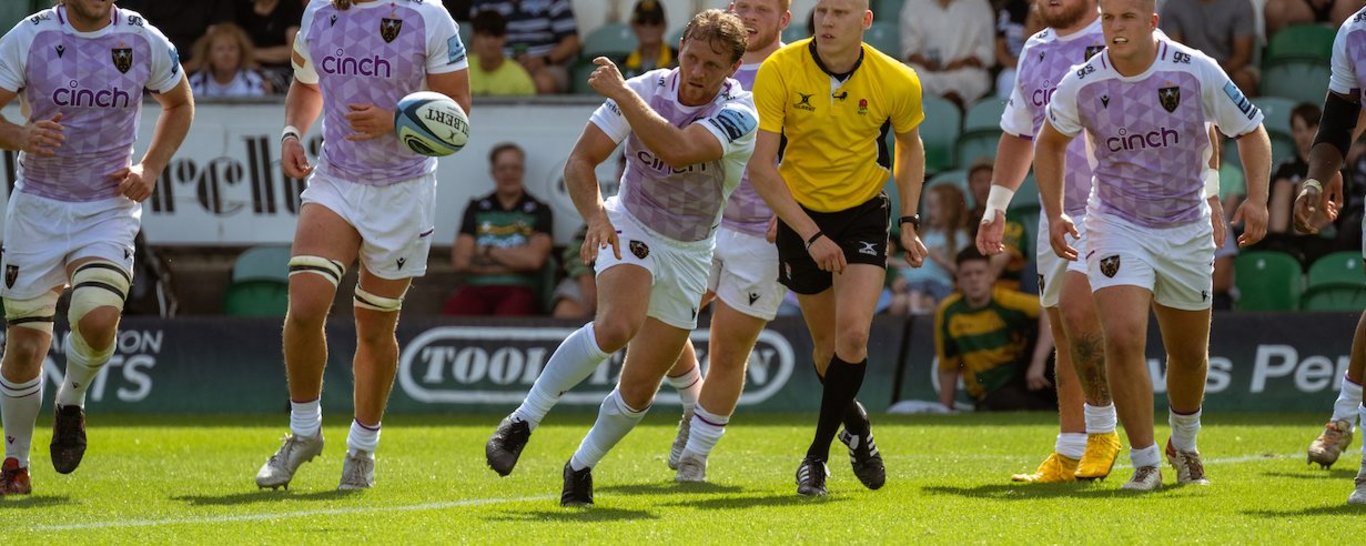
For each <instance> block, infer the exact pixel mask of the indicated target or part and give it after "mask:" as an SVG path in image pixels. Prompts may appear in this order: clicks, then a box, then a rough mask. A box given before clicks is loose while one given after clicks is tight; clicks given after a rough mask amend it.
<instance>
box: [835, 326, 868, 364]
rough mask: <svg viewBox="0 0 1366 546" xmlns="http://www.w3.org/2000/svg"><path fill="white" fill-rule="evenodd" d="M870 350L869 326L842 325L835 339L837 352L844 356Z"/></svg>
mask: <svg viewBox="0 0 1366 546" xmlns="http://www.w3.org/2000/svg"><path fill="white" fill-rule="evenodd" d="M867 351H868V326H865V325H857V324H856V325H849V326H841V327H840V331H839V336H838V337H837V338H836V339H835V352H836V353H837V354H839V355H841V356H843V357H850V356H853V355H854V354H855V353H857V354H860V355H861V354H863V353H865V352H867Z"/></svg>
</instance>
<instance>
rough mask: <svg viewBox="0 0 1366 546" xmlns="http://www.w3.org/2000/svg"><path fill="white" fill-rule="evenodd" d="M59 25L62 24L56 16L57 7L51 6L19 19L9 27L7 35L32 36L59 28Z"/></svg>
mask: <svg viewBox="0 0 1366 546" xmlns="http://www.w3.org/2000/svg"><path fill="white" fill-rule="evenodd" d="M61 26H62V24H61V22H60V21H59V19H58V17H57V8H56V7H51V8H47V9H45V10H43V11H40V12H38V13H34V14H32V15H29V16H28V17H25V18H23V19H20V20H19V22H18V23H15V24H14V27H12V28H11V29H10V32H9V34H8V36H12V37H20V36H25V37H32V36H36V35H38V33H40V32H43V31H46V30H59V29H61Z"/></svg>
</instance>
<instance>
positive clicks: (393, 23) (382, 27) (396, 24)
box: [379, 17, 403, 44]
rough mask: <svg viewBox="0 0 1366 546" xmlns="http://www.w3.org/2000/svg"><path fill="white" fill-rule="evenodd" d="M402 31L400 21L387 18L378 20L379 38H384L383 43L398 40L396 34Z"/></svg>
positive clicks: (401, 21) (401, 22)
mask: <svg viewBox="0 0 1366 546" xmlns="http://www.w3.org/2000/svg"><path fill="white" fill-rule="evenodd" d="M402 30H403V20H402V19H390V18H388V17H386V18H384V19H380V20H379V37H380V38H384V43H386V44H387V43H390V42H393V41H394V39H396V38H398V33H399V32H401V31H402Z"/></svg>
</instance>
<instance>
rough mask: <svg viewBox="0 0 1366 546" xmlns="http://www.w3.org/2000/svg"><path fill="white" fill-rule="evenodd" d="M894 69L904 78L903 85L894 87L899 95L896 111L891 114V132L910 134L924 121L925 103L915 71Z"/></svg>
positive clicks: (905, 68) (904, 68)
mask: <svg viewBox="0 0 1366 546" xmlns="http://www.w3.org/2000/svg"><path fill="white" fill-rule="evenodd" d="M896 69H897V70H901V72H899V73H900V74H904V77H903V78H902V82H903V83H902V84H900V85H896V86H895V89H897V90H899V91H900V93H899V94H898V98H899V100H897V102H896V104H897V108H896V111H895V112H892V130H893V131H896V132H897V133H898V134H900V133H907V132H910V131H911V130H913V129H915V128H916V127H919V126H920V123H921V122H923V121H925V103H924V95H923V94H922V93H923V91H922V90H921V87H920V77H919V76H916V74H915V69H913V68H911V67H909V66H906V65H897V66H896Z"/></svg>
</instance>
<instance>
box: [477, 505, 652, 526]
mask: <svg viewBox="0 0 1366 546" xmlns="http://www.w3.org/2000/svg"><path fill="white" fill-rule="evenodd" d="M488 519H489V520H492V521H515V522H524V521H526V522H546V521H562V522H582V523H601V522H607V521H636V520H648V519H659V516H656V515H654V514H651V513H649V512H647V511H645V510H626V509H623V508H605V507H591V508H561V509H559V510H532V511H527V510H518V511H515V512H513V511H505V512H502V513H499V514H496V515H493V516H490V517H489V518H488Z"/></svg>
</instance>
